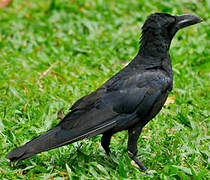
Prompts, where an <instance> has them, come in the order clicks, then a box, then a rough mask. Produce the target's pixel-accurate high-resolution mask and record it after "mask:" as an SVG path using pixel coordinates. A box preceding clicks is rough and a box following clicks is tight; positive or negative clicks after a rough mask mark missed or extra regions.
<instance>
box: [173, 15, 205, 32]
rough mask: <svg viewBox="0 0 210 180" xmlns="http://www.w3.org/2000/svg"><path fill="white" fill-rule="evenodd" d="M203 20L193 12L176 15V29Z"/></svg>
mask: <svg viewBox="0 0 210 180" xmlns="http://www.w3.org/2000/svg"><path fill="white" fill-rule="evenodd" d="M201 21H203V20H202V19H201V18H200V17H198V16H196V15H193V14H183V15H180V16H176V25H175V26H176V29H182V28H184V27H187V26H190V25H193V24H197V23H200V22H201Z"/></svg>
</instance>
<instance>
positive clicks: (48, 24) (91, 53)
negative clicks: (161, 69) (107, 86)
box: [0, 0, 210, 179]
mask: <svg viewBox="0 0 210 180" xmlns="http://www.w3.org/2000/svg"><path fill="white" fill-rule="evenodd" d="M152 12H167V13H171V14H183V13H195V14H197V15H198V16H200V17H202V18H203V19H204V22H203V23H201V24H198V25H195V26H193V27H189V28H186V29H184V30H182V31H180V32H179V33H178V34H177V35H176V37H175V38H174V40H173V42H172V45H171V50H170V54H171V57H172V61H173V62H172V63H173V70H174V81H175V82H174V89H173V92H172V93H171V95H170V98H171V104H168V105H166V106H165V107H164V108H163V109H162V111H161V113H159V115H158V116H157V117H156V118H155V119H154V120H153V121H151V122H150V123H149V124H148V125H147V126H146V127H145V128H144V130H143V132H142V136H141V138H140V139H139V142H138V149H139V153H138V157H139V158H140V159H141V160H142V161H143V162H144V164H145V166H146V167H148V168H149V170H150V171H151V172H152V175H151V176H148V175H145V174H144V173H142V172H141V171H139V169H137V168H136V167H135V166H133V165H132V164H131V162H130V159H129V157H128V155H127V153H126V144H127V132H120V133H117V134H116V135H115V136H114V137H113V138H112V142H111V151H112V156H111V158H110V159H109V158H108V157H107V156H106V155H105V152H104V150H103V149H102V147H101V146H100V138H101V137H100V136H97V137H94V138H91V139H90V140H83V141H82V143H83V146H82V147H81V149H80V151H78V150H77V149H78V147H79V146H80V144H81V142H77V143H74V144H71V145H68V146H65V147H62V148H58V149H55V150H51V151H49V152H44V153H41V154H39V155H37V156H34V157H32V158H30V159H28V160H25V161H23V162H18V163H17V164H10V162H9V160H7V159H6V158H5V155H6V153H7V152H8V151H9V150H11V149H12V148H14V147H15V146H19V145H22V144H24V143H26V142H27V141H29V140H31V139H32V138H33V137H35V136H37V135H39V134H41V133H43V132H45V131H46V130H48V129H49V128H51V127H52V126H54V125H55V124H56V123H58V121H59V120H57V118H56V116H57V112H58V111H59V110H60V109H61V108H63V111H64V113H67V112H68V108H69V107H70V106H71V105H72V103H74V102H75V101H76V100H77V99H78V98H80V97H81V96H84V95H86V94H87V93H90V92H91V91H93V90H95V89H96V88H97V87H99V86H100V85H101V84H102V83H103V82H104V81H105V80H107V79H108V78H109V77H111V76H112V75H113V74H115V73H116V72H118V71H119V70H120V69H121V68H122V67H123V63H124V62H125V61H129V60H131V59H132V58H133V57H134V56H135V55H136V53H137V51H138V47H139V43H138V42H139V38H140V27H141V26H142V23H143V22H144V20H145V19H146V17H147V16H148V15H149V14H150V13H152ZM209 12H210V3H209V1H207V0H197V1H196V0H193V1H190V0H185V1H179V0H173V1H172V0H170V1H168V0H163V1H161V2H159V1H155V0H151V1H139V2H138V1H136V0H129V1H120V0H116V1H111V0H110V1H105V0H104V1H102V0H86V1H85V0H80V1H75V0H68V1H67V0H62V1H61V0H60V1H58V0H57V1H50V0H45V1H41V0H30V1H22V0H14V1H13V3H12V4H11V5H10V6H9V7H8V8H6V9H2V10H0V154H1V155H0V179H14V178H20V179H21V178H22V179H32V178H33V179H43V178H44V179H59V178H65V179H67V178H70V179H71V178H72V179H87V178H90V179H92V178H93V179H152V178H155V179H191V178H192V177H193V178H194V179H208V178H210V177H209V161H210V160H209V144H208V141H207V140H208V138H209V136H208V135H207V134H208V132H207V131H208V126H209V119H208V116H209V110H210V108H209V107H210V106H209V90H210V89H209V88H207V86H208V83H209V77H208V75H209V68H208V67H210V63H209V59H210V50H209V47H208V48H207V45H208V46H209V44H210V42H209V40H210V39H209V37H210V34H209V33H210V31H209V24H210V20H209V18H210V15H209ZM44 72H46V74H44ZM47 72H48V73H47ZM173 99H174V102H173Z"/></svg>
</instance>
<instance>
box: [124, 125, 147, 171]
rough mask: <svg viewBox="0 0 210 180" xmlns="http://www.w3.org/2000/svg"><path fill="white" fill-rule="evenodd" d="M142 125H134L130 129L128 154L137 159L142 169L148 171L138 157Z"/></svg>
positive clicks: (136, 161)
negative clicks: (138, 143) (138, 142)
mask: <svg viewBox="0 0 210 180" xmlns="http://www.w3.org/2000/svg"><path fill="white" fill-rule="evenodd" d="M141 130H142V127H134V128H131V129H129V130H128V148H127V151H128V156H129V157H130V158H131V159H132V160H133V161H135V163H136V164H137V165H138V166H139V167H140V168H141V170H142V171H146V170H147V169H146V167H145V166H144V165H143V164H142V163H141V162H140V161H139V159H138V158H137V157H136V154H137V151H138V150H137V141H138V138H139V136H140V134H141Z"/></svg>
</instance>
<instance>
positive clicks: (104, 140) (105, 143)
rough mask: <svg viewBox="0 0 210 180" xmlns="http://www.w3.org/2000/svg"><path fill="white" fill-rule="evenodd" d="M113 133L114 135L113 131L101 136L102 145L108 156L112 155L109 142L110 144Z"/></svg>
mask: <svg viewBox="0 0 210 180" xmlns="http://www.w3.org/2000/svg"><path fill="white" fill-rule="evenodd" d="M112 135H113V134H112V133H106V134H103V136H102V138H101V145H102V147H103V148H104V150H105V152H106V154H107V156H110V153H111V151H110V149H109V144H110V140H111V137H112Z"/></svg>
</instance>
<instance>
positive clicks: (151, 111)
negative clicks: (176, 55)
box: [6, 13, 202, 171]
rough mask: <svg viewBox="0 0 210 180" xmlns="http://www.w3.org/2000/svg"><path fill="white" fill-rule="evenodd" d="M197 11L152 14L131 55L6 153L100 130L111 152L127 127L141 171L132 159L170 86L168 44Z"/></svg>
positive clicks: (28, 151) (15, 155)
mask: <svg viewBox="0 0 210 180" xmlns="http://www.w3.org/2000/svg"><path fill="white" fill-rule="evenodd" d="M201 21H202V19H201V18H200V17H198V16H196V15H191V14H183V15H178V16H172V15H169V14H166V13H154V14H151V15H150V16H149V17H148V18H147V20H146V21H145V23H144V25H143V27H142V36H141V40H140V44H141V45H140V48H139V51H138V53H137V55H136V56H135V58H134V59H133V60H132V61H131V62H130V63H129V64H128V65H127V66H126V67H124V68H123V69H122V70H121V71H119V72H118V73H117V74H115V75H114V76H113V77H111V78H110V79H109V80H107V81H106V82H105V83H104V84H103V85H102V86H101V87H99V88H98V89H97V90H95V91H94V92H92V93H90V94H88V95H87V96H84V97H82V98H80V99H79V100H78V101H76V102H75V103H74V104H73V106H72V107H71V108H70V112H69V113H68V114H67V115H66V116H65V117H64V118H63V119H62V120H61V121H60V122H59V123H58V124H57V125H56V126H55V127H54V128H52V129H50V130H49V131H47V132H46V133H44V134H42V135H40V136H38V137H36V138H35V139H33V140H31V141H30V142H28V143H26V144H25V145H23V146H21V147H17V148H14V149H13V150H12V151H11V152H9V153H8V154H7V156H6V157H7V158H8V159H10V160H11V161H20V160H24V159H26V158H29V157H31V156H34V155H35V154H38V153H40V152H43V151H47V150H50V149H54V148H57V147H60V146H64V145H67V144H70V143H74V142H76V141H79V140H82V139H84V138H91V137H93V136H96V135H98V134H102V138H101V145H102V147H103V148H104V150H105V152H106V154H107V155H110V153H111V152H110V148H109V145H110V140H111V137H112V135H113V134H115V133H117V132H119V131H122V130H127V131H128V145H127V152H128V155H129V157H130V158H131V159H132V160H133V161H135V163H136V164H137V165H138V166H139V168H140V169H141V170H142V171H145V170H146V167H145V166H144V165H143V163H141V162H140V161H139V159H138V158H137V157H136V155H137V141H138V138H139V136H140V134H141V131H142V128H143V127H144V126H145V125H146V124H147V123H148V122H149V121H150V120H151V119H153V118H154V117H155V116H156V115H157V114H158V113H159V111H160V110H161V108H162V107H163V105H164V103H165V101H166V99H167V97H168V94H169V93H170V91H171V90H172V88H173V73H172V66H171V58H170V55H169V47H170V44H171V41H172V38H173V37H174V35H175V34H176V32H177V31H178V30H179V29H182V28H184V27H187V26H190V25H193V24H197V23H200V22H201Z"/></svg>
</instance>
